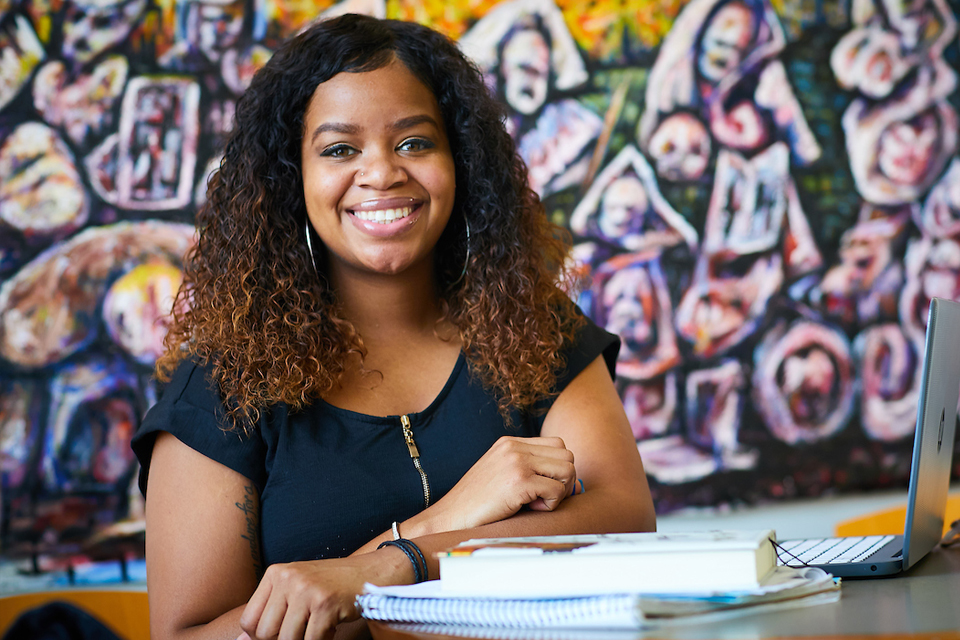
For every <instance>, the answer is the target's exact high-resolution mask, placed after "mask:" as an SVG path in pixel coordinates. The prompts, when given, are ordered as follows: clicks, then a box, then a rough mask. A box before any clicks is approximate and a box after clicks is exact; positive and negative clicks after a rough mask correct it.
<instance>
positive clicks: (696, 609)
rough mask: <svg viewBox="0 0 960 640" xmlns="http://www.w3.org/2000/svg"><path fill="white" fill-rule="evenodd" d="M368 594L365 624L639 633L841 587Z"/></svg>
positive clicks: (830, 595) (811, 574) (800, 578)
mask: <svg viewBox="0 0 960 640" xmlns="http://www.w3.org/2000/svg"><path fill="white" fill-rule="evenodd" d="M365 590H366V592H365V593H364V594H363V595H361V596H359V597H358V598H357V602H358V604H359V605H360V608H361V612H362V615H363V617H364V618H367V619H368V620H379V621H386V622H408V623H420V624H440V625H469V626H479V627H497V628H515V629H633V630H636V629H645V628H653V627H658V626H662V625H665V624H669V623H671V622H680V621H688V622H692V621H697V622H704V621H708V620H713V619H715V618H723V617H729V616H733V615H744V614H746V613H750V612H754V611H756V612H759V611H770V610H775V609H782V608H792V607H801V606H810V605H814V604H821V603H824V602H835V601H836V600H837V599H839V597H840V585H839V582H837V581H835V580H834V579H833V578H832V577H831V576H830V575H829V574H827V573H826V572H824V571H822V570H820V569H790V568H784V567H782V568H779V569H776V570H775V573H774V575H772V576H770V578H769V579H768V580H767V581H766V582H765V584H764V585H763V586H762V587H758V588H756V589H752V590H749V591H737V592H728V593H724V592H713V593H701V594H692V593H691V594H688V595H678V594H670V595H668V596H658V595H656V594H636V593H627V594H604V595H596V596H591V595H584V596H577V597H563V598H538V597H536V596H535V595H533V596H530V597H527V598H515V597H511V598H498V597H493V596H486V597H484V596H478V597H464V596H451V595H450V593H449V591H444V590H442V589H441V587H440V581H439V580H431V581H429V582H423V583H421V584H416V585H404V586H395V587H377V586H374V585H370V584H368V585H366V588H365Z"/></svg>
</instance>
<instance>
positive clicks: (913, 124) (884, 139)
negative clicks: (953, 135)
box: [877, 110, 940, 185]
mask: <svg viewBox="0 0 960 640" xmlns="http://www.w3.org/2000/svg"><path fill="white" fill-rule="evenodd" d="M939 137H940V122H939V120H938V119H937V116H936V114H935V112H934V111H933V110H930V111H927V112H925V113H922V114H920V115H919V116H917V117H916V118H913V119H912V120H909V121H907V122H894V123H893V124H891V125H890V126H889V127H887V129H886V130H884V132H883V133H881V134H880V141H879V147H880V148H879V149H878V151H877V165H878V167H879V168H880V171H881V172H882V173H883V174H884V175H885V176H887V177H888V178H890V179H891V180H893V181H894V182H898V183H901V184H908V185H912V184H919V183H921V182H922V181H923V180H924V179H925V177H926V176H927V171H928V169H929V168H930V164H931V162H932V161H933V159H934V156H935V155H936V153H937V144H938V142H939Z"/></svg>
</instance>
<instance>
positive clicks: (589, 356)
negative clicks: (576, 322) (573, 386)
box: [557, 306, 620, 391]
mask: <svg viewBox="0 0 960 640" xmlns="http://www.w3.org/2000/svg"><path fill="white" fill-rule="evenodd" d="M574 313H575V314H576V315H578V316H580V318H581V319H582V322H581V323H580V328H579V329H578V330H577V332H576V334H575V335H574V337H573V340H572V341H570V342H568V343H566V344H565V345H564V347H563V357H564V363H565V367H564V369H563V371H561V372H560V375H559V376H558V379H557V386H558V391H560V390H562V389H563V388H564V387H566V386H567V384H569V382H570V381H571V380H573V379H574V378H575V377H577V374H579V373H580V372H581V371H583V370H584V369H586V368H587V366H588V365H589V364H590V363H591V362H593V361H594V360H596V359H597V356H600V355H602V356H603V360H604V362H605V363H606V365H607V370H608V371H609V372H610V377H611V378H613V379H616V366H617V356H618V355H619V354H620V336H618V335H616V334H614V333H610V332H609V331H607V330H605V329H603V328H601V327H599V326H598V325H597V324H596V323H595V322H594V321H593V320H592V319H591V318H590V317H589V316H586V315H584V314H583V313H582V312H581V311H580V309H579V307H576V306H574Z"/></svg>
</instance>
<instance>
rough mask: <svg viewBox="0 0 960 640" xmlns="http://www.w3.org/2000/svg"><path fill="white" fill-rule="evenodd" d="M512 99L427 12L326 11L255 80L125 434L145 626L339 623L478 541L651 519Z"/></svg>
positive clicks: (289, 632) (305, 627) (614, 346)
mask: <svg viewBox="0 0 960 640" xmlns="http://www.w3.org/2000/svg"><path fill="white" fill-rule="evenodd" d="M503 121H504V118H503V112H502V111H501V109H500V107H499V106H498V104H497V103H496V102H495V101H494V100H493V98H492V97H491V96H490V94H489V93H488V91H487V89H486V87H485V86H484V84H483V81H482V78H481V77H480V74H479V72H478V71H477V70H476V68H475V67H474V66H473V65H471V64H470V63H469V62H468V61H467V60H466V59H465V58H464V57H463V56H462V54H461V53H460V52H459V50H458V49H457V48H456V46H455V45H454V44H452V43H451V42H450V41H449V40H448V39H446V38H445V37H444V36H441V35H440V34H437V33H435V32H433V31H431V30H429V29H427V28H425V27H421V26H419V25H415V24H409V23H402V22H392V21H381V20H376V19H373V18H366V17H360V16H353V15H348V16H344V17H341V18H336V19H332V20H329V21H324V22H320V23H318V24H317V25H315V26H313V27H311V28H310V29H308V30H306V31H305V32H303V33H302V34H300V35H298V36H297V37H296V38H294V39H292V40H291V41H289V42H287V43H286V44H285V45H284V46H283V47H282V48H281V49H280V50H279V51H277V53H276V54H275V55H274V56H273V58H272V59H271V60H270V62H269V63H268V64H267V66H266V67H265V68H264V69H263V70H261V71H260V72H259V73H258V74H257V75H256V76H255V77H254V79H253V82H252V84H251V86H250V89H249V90H248V91H247V93H246V94H244V96H243V97H242V98H241V100H240V101H239V102H238V105H237V126H236V129H235V133H234V134H233V137H232V138H231V140H230V141H229V142H228V144H227V147H226V150H225V155H224V160H223V163H222V165H221V167H220V169H219V170H218V171H217V172H216V173H215V174H214V175H213V177H212V178H211V181H210V189H209V197H208V201H207V204H206V205H205V206H204V208H203V209H202V211H201V212H200V214H199V215H198V227H199V229H200V237H199V241H198V243H197V246H196V248H195V249H194V250H193V251H192V252H191V254H190V256H189V260H188V262H187V265H186V268H185V271H184V281H183V285H182V286H181V288H180V291H179V294H178V302H177V304H176V305H175V310H176V311H175V318H174V323H173V326H172V328H171V330H170V332H169V333H168V337H167V342H166V352H165V354H164V356H163V357H162V358H161V359H160V360H159V362H158V372H159V374H160V375H161V377H162V378H163V379H165V380H166V381H167V382H168V384H167V387H166V389H165V392H164V394H163V397H162V398H161V400H160V401H159V402H158V403H157V404H156V406H155V407H154V408H153V409H152V410H151V411H150V413H149V414H148V416H147V417H146V419H145V420H144V423H143V425H142V426H141V428H140V430H139V432H138V434H137V436H136V438H135V441H134V445H133V446H134V450H135V451H136V453H137V455H138V457H139V458H140V461H141V463H142V469H143V470H142V473H141V478H140V486H141V489H142V490H143V491H144V492H145V495H146V496H147V500H146V512H147V531H148V533H147V564H148V591H149V594H150V613H151V626H152V637H154V638H212V637H228V638H233V637H238V636H240V635H241V634H245V635H247V636H249V637H251V638H258V639H260V638H277V637H279V638H282V639H287V638H319V637H322V636H326V635H327V634H329V632H331V631H332V630H333V629H334V628H335V627H336V626H337V625H338V624H339V623H341V622H346V621H351V620H355V619H357V618H358V616H359V612H358V611H357V610H356V608H355V606H354V602H355V598H356V596H357V594H358V593H359V592H360V591H361V589H362V588H363V584H364V583H365V582H371V583H374V584H401V583H408V582H412V581H417V580H422V579H425V578H428V577H436V575H437V571H438V568H437V563H436V560H435V558H434V556H435V552H437V551H439V550H441V549H443V548H445V547H448V546H450V545H452V544H455V543H456V542H459V541H460V540H464V539H467V538H471V537H490V536H503V535H521V534H527V535H536V534H550V533H579V532H608V531H609V532H612V531H633V530H649V529H652V528H653V527H654V515H653V508H652V504H651V500H650V494H649V490H648V488H647V485H646V479H645V476H644V473H643V468H642V465H641V462H640V459H639V457H638V455H637V449H636V446H635V443H634V441H633V437H632V435H631V432H630V428H629V425H628V423H627V419H626V416H625V415H624V412H623V408H622V406H621V404H620V401H619V398H618V397H617V394H616V391H615V389H614V386H613V381H612V375H613V366H614V364H615V361H616V357H617V352H618V349H619V340H618V339H617V338H616V337H615V336H613V335H611V334H608V333H606V332H604V331H602V330H600V329H599V328H597V327H596V326H595V325H593V324H592V323H590V322H589V321H588V320H586V319H585V318H583V316H582V315H581V314H580V313H579V312H578V311H577V310H576V309H575V307H574V305H573V303H572V302H571V301H570V299H569V298H568V297H567V295H566V294H565V293H564V291H563V290H562V288H561V285H562V284H563V283H564V281H565V278H566V274H565V273H564V272H563V271H562V270H561V265H563V264H564V262H565V261H564V258H565V256H566V251H567V249H568V247H567V245H566V244H565V242H564V241H562V235H561V234H559V233H557V230H556V229H554V228H553V227H552V226H551V225H550V224H549V223H548V222H547V219H546V216H545V214H544V212H543V208H542V206H541V205H540V203H539V201H538V199H537V196H536V195H535V194H534V193H533V192H532V191H531V190H530V188H529V187H528V186H527V176H526V172H525V168H524V166H523V163H522V161H521V160H520V159H519V157H518V155H517V153H516V150H515V147H514V145H513V142H512V141H511V139H510V137H509V135H508V134H507V132H506V131H505V130H504V127H503ZM574 486H576V487H584V486H585V487H587V488H589V491H587V492H586V493H584V492H582V491H579V490H578V491H577V492H574ZM575 493H576V495H574V494H575ZM401 536H403V537H402V538H401V539H400V540H397V538H400V537H401ZM342 629H343V628H341V629H338V631H340V630H342Z"/></svg>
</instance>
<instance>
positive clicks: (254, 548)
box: [234, 485, 263, 577]
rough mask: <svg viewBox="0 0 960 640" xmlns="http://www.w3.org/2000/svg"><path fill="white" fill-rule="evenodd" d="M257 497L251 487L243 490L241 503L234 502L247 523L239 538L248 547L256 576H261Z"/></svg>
mask: <svg viewBox="0 0 960 640" xmlns="http://www.w3.org/2000/svg"><path fill="white" fill-rule="evenodd" d="M258 503H259V496H258V495H257V490H256V488H255V487H253V486H252V485H247V486H245V487H244V488H243V502H236V503H234V504H236V505H237V509H240V511H243V515H244V517H245V518H246V521H247V529H246V531H245V532H244V533H243V535H241V536H240V537H241V538H243V539H244V540H246V541H247V544H248V545H250V557H251V559H252V560H253V568H254V569H255V570H256V572H257V576H258V577H259V576H261V575H262V574H263V563H262V561H261V560H260V512H259V504H258Z"/></svg>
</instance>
